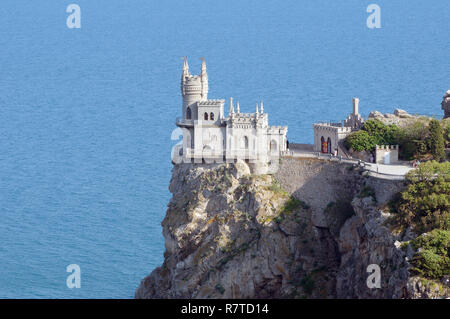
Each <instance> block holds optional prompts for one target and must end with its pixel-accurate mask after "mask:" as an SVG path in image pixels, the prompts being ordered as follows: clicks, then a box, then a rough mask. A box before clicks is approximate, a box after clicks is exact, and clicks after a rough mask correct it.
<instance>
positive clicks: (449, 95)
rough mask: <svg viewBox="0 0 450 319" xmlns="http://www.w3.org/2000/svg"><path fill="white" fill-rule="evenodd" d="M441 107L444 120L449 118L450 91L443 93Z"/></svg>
mask: <svg viewBox="0 0 450 319" xmlns="http://www.w3.org/2000/svg"><path fill="white" fill-rule="evenodd" d="M441 105H442V109H443V110H444V119H446V118H448V117H450V90H448V91H447V92H445V95H444V98H443V99H442V104H441Z"/></svg>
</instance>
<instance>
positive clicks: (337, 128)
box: [313, 98, 364, 154]
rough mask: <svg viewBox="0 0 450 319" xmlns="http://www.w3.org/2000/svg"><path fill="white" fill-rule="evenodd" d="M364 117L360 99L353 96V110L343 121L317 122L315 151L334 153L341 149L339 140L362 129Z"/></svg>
mask: <svg viewBox="0 0 450 319" xmlns="http://www.w3.org/2000/svg"><path fill="white" fill-rule="evenodd" d="M363 124H364V119H363V118H362V116H361V114H359V99H358V98H353V112H352V113H350V114H349V115H348V116H347V118H346V119H345V121H344V124H342V123H315V124H314V125H313V128H314V151H316V152H321V153H331V154H333V153H334V152H335V151H336V150H338V153H339V150H340V149H341V148H340V146H339V142H340V141H342V140H343V139H345V138H346V137H347V135H349V134H350V133H351V132H353V131H357V130H360V129H361V127H362V126H363Z"/></svg>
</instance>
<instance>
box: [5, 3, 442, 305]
mask: <svg viewBox="0 0 450 319" xmlns="http://www.w3.org/2000/svg"><path fill="white" fill-rule="evenodd" d="M373 2H374V1H372V0H371V1H364V0H346V1H339V2H337V1H332V0H327V1H325V0H316V1H299V0H291V1H263V0H260V1H254V0H253V1H242V0H240V1H237V0H227V1H206V0H203V1H192V0H184V1H168V0H165V1H154V0H151V1H149V0H133V1H119V0H95V1H92V0H70V1H61V0H40V1H24V0H2V1H1V2H0V297H1V298H131V297H133V295H134V291H135V289H136V288H137V286H138V284H139V282H140V280H141V279H142V278H143V277H144V276H146V275H147V274H149V273H150V272H151V271H152V270H153V269H154V268H155V267H157V266H159V265H160V264H161V263H162V261H163V252H164V240H163V237H162V234H161V226H160V223H161V221H162V219H163V217H164V214H165V210H166V207H167V204H168V202H169V200H170V192H169V190H168V185H169V182H170V177H171V167H172V164H171V160H170V152H171V148H172V146H173V145H175V143H176V142H177V141H172V140H171V133H172V131H173V130H174V129H175V124H174V121H175V118H176V117H177V116H180V115H181V114H180V112H181V96H180V75H181V67H182V60H181V57H182V56H188V57H189V64H190V67H191V72H192V73H198V72H199V71H200V63H201V62H200V58H201V57H204V58H205V59H206V63H207V67H208V74H209V87H210V94H209V97H210V98H225V99H227V100H228V98H229V97H230V96H232V97H233V98H234V99H235V100H236V99H238V100H239V101H240V105H241V111H243V112H253V111H254V108H255V103H256V102H257V101H260V100H263V102H264V110H265V111H266V112H267V113H269V121H270V123H271V124H272V125H288V126H289V131H288V139H289V141H290V142H299V143H312V139H313V135H312V123H313V122H315V121H328V120H339V119H344V118H345V116H346V115H347V114H348V113H349V112H350V111H351V108H352V97H355V96H357V97H359V98H360V100H361V102H360V111H361V112H362V113H363V114H365V115H367V114H368V113H369V112H370V111H371V110H374V109H376V110H379V111H382V112H393V110H394V109H395V108H403V109H406V110H407V111H409V112H410V113H423V114H437V115H438V116H442V114H443V112H442V110H441V109H440V102H441V100H442V96H443V95H444V93H445V91H446V90H448V89H450V74H449V71H450V41H449V38H450V19H449V18H448V17H449V8H450V3H449V1H447V0H440V1H433V2H426V1H418V0H416V1H399V0H397V1H393V0H377V1H376V3H377V4H378V5H379V6H380V8H381V28H379V29H369V28H368V27H367V26H366V20H367V17H368V16H369V14H370V13H367V12H366V8H367V6H368V5H369V4H371V3H373ZM71 3H76V4H78V5H79V6H80V8H81V28H80V29H69V28H68V27H67V25H66V19H67V17H68V16H69V13H66V8H67V6H68V5H69V4H71ZM70 264H77V265H79V266H80V268H81V288H73V289H69V288H68V287H67V285H66V278H67V276H68V275H70V273H68V272H66V267H67V266H68V265H70Z"/></svg>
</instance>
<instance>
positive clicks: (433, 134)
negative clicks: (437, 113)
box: [429, 119, 445, 161]
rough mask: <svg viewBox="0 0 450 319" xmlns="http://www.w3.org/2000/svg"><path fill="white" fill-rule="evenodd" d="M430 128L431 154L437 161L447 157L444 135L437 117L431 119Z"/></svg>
mask: <svg viewBox="0 0 450 319" xmlns="http://www.w3.org/2000/svg"><path fill="white" fill-rule="evenodd" d="M429 130H430V150H431V154H432V155H433V158H434V159H435V160H436V161H442V160H444V159H445V150H444V147H445V145H444V135H443V132H442V128H441V124H440V123H439V121H438V120H435V119H433V120H431V122H430V125H429Z"/></svg>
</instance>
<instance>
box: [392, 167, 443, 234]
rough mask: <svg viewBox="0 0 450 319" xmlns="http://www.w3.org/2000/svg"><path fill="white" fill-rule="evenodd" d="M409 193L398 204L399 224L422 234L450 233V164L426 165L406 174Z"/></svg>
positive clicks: (407, 191)
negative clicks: (442, 231) (428, 232)
mask: <svg viewBox="0 0 450 319" xmlns="http://www.w3.org/2000/svg"><path fill="white" fill-rule="evenodd" d="M406 179H407V180H408V181H409V185H408V187H407V189H406V190H405V191H403V192H401V194H400V196H399V198H397V200H395V201H394V202H393V203H392V205H393V210H394V212H395V213H396V215H395V218H396V219H397V224H398V225H402V226H407V225H411V226H413V228H414V230H415V231H416V232H418V233H423V232H427V231H431V230H433V229H435V228H439V229H443V230H450V162H444V163H438V162H436V161H432V162H425V163H422V164H420V165H419V168H418V169H415V170H411V171H410V172H408V174H406Z"/></svg>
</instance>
